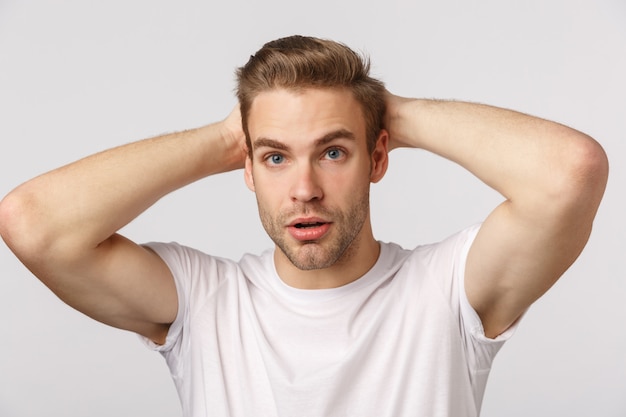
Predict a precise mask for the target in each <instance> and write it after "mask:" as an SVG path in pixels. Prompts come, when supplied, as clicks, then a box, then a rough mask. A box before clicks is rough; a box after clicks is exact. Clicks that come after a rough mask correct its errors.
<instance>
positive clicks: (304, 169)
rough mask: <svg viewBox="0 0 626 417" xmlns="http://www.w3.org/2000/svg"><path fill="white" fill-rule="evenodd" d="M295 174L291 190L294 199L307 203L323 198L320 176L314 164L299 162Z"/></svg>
mask: <svg viewBox="0 0 626 417" xmlns="http://www.w3.org/2000/svg"><path fill="white" fill-rule="evenodd" d="M293 175H294V177H293V180H292V185H291V190H290V197H291V200H292V201H294V202H302V203H306V202H309V201H313V200H321V199H322V197H323V196H324V194H323V192H322V187H321V184H320V178H319V177H318V174H317V173H316V172H315V169H314V167H313V166H311V165H310V164H308V163H303V164H298V166H297V168H296V169H295V170H294V172H293Z"/></svg>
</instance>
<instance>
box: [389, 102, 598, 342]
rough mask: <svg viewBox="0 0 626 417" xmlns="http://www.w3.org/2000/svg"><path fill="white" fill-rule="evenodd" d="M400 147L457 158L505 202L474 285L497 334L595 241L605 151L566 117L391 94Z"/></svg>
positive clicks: (480, 244) (474, 297) (483, 233)
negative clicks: (559, 118)
mask: <svg viewBox="0 0 626 417" xmlns="http://www.w3.org/2000/svg"><path fill="white" fill-rule="evenodd" d="M386 123H387V127H388V130H389V132H390V140H391V145H390V147H391V148H395V147H417V148H422V149H425V150H428V151H431V152H434V153H436V154H438V155H441V156H443V157H445V158H447V159H450V160H452V161H454V162H457V163H458V164H460V165H461V166H463V167H465V168H466V169H468V170H469V171H470V172H472V173H473V174H474V175H476V176H477V177H478V178H480V179H481V180H482V181H483V182H485V183H486V184H487V185H489V186H490V187H492V188H494V189H495V190H497V191H498V192H500V193H501V194H502V195H503V196H504V197H505V201H504V202H503V203H502V204H501V205H500V206H498V207H497V208H496V209H495V210H494V211H493V212H492V213H491V214H490V215H489V216H488V218H487V219H486V221H485V222H484V224H483V226H482V228H481V230H480V232H479V234H478V236H477V237H476V240H475V242H474V244H473V245H472V248H471V250H470V253H469V255H468V260H467V266H466V271H465V277H466V279H465V289H466V292H467V295H468V298H469V301H470V303H471V304H472V306H473V307H474V309H476V311H477V312H478V314H479V316H480V317H481V320H482V322H483V326H484V328H485V333H486V335H487V336H489V337H495V336H497V335H498V334H500V333H501V332H503V331H504V330H506V329H507V328H508V327H509V326H510V325H511V324H512V323H513V322H514V321H515V320H516V319H517V318H518V317H519V316H520V315H521V314H522V313H523V311H524V310H525V309H526V308H527V307H528V306H529V305H530V304H531V303H533V302H534V301H535V300H536V299H537V298H539V297H540V296H541V295H542V294H543V293H544V292H545V291H547V290H548V289H549V288H550V287H551V286H552V285H553V284H554V283H555V282H556V280H557V279H558V278H559V277H560V276H561V275H562V274H563V272H565V270H566V269H567V268H568V267H569V266H570V265H571V264H572V263H573V262H574V260H575V259H576V258H577V257H578V255H579V254H580V252H581V251H582V249H583V247H584V246H585V244H586V242H587V239H588V237H589V234H590V232H591V226H592V222H593V218H594V216H595V213H596V210H597V208H598V205H599V204H600V200H601V198H602V195H603V192H604V188H605V185H606V180H607V173H608V163H607V159H606V156H605V154H604V151H603V150H602V148H601V147H600V145H598V143H597V142H595V141H594V140H593V139H592V138H590V137H589V136H587V135H585V134H583V133H581V132H578V131H576V130H574V129H571V128H569V127H566V126H563V125H560V124H558V123H554V122H550V121H546V120H542V119H538V118H535V117H531V116H527V115H524V114H520V113H517V112H514V111H510V110H504V109H499V108H495V107H491V106H485V105H478V104H470V103H460V102H445V101H431V100H411V99H405V98H401V97H397V96H392V95H389V96H388V110H387V117H386Z"/></svg>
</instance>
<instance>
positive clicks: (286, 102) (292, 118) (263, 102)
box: [248, 88, 365, 142]
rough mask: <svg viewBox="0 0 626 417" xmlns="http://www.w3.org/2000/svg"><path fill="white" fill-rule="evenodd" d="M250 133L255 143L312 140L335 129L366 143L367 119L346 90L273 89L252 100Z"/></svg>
mask: <svg viewBox="0 0 626 417" xmlns="http://www.w3.org/2000/svg"><path fill="white" fill-rule="evenodd" d="M248 130H249V132H250V137H251V140H252V142H254V140H255V139H257V138H260V137H264V138H272V139H276V140H285V141H286V140H294V139H299V140H304V139H311V140H313V139H315V138H319V137H321V136H324V135H325V134H327V133H328V132H331V131H336V130H347V131H349V132H352V134H353V135H354V136H355V137H356V138H363V139H362V140H365V118H364V117H363V111H362V108H361V105H360V103H359V102H358V101H357V100H356V99H355V98H354V96H353V94H352V92H350V91H349V90H347V89H318V88H305V89H300V90H291V89H274V90H269V91H265V92H262V93H260V94H258V95H257V96H256V97H255V98H254V100H253V101H252V105H251V107H250V113H249V115H248Z"/></svg>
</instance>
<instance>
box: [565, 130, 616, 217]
mask: <svg viewBox="0 0 626 417" xmlns="http://www.w3.org/2000/svg"><path fill="white" fill-rule="evenodd" d="M563 156H564V157H563V159H562V160H561V167H562V169H561V173H562V174H561V175H560V176H557V178H558V177H560V181H557V184H558V186H557V188H556V190H554V191H556V192H555V194H558V197H557V199H556V201H561V202H562V203H563V205H564V206H563V207H564V208H565V209H566V210H567V211H569V212H571V213H572V214H574V215H577V216H580V215H582V214H587V215H589V216H590V218H591V219H593V217H594V216H595V213H596V211H597V209H598V206H599V205H600V201H601V200H602V196H603V195H604V190H605V188H606V184H607V180H608V173H609V163H608V158H607V155H606V153H605V152H604V149H603V148H602V146H601V145H600V144H599V143H598V142H596V141H595V140H594V139H592V138H591V137H589V136H587V135H584V134H579V135H578V136H577V137H576V138H575V139H574V140H572V141H570V144H569V146H568V147H567V151H566V152H565V153H563Z"/></svg>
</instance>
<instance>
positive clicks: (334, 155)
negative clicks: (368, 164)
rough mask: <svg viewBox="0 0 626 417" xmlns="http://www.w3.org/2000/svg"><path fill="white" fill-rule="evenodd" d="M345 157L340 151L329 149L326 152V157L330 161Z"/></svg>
mask: <svg viewBox="0 0 626 417" xmlns="http://www.w3.org/2000/svg"><path fill="white" fill-rule="evenodd" d="M342 155H343V152H342V151H341V150H340V149H329V150H328V151H326V157H327V158H328V159H339V158H341V157H342Z"/></svg>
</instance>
